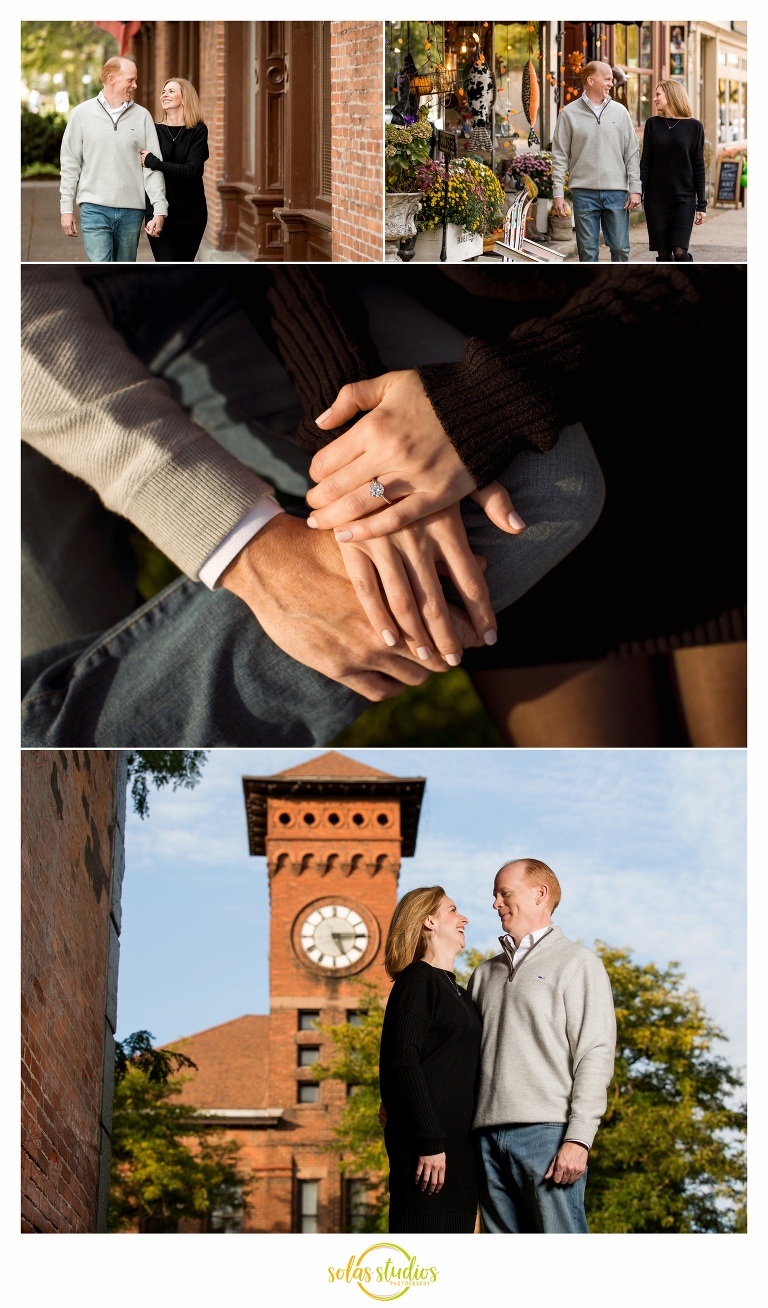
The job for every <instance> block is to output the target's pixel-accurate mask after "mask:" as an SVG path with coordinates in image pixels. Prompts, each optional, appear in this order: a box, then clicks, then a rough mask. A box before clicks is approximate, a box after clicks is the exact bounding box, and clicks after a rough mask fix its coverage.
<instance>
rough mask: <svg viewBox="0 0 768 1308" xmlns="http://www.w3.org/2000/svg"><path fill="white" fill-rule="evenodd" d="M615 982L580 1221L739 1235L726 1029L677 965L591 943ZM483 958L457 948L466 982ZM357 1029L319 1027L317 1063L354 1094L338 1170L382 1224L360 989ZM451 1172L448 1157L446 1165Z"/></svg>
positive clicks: (381, 1153)
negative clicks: (362, 1180)
mask: <svg viewBox="0 0 768 1308" xmlns="http://www.w3.org/2000/svg"><path fill="white" fill-rule="evenodd" d="M595 949H596V952H597V953H598V955H599V956H600V957H601V958H602V960H603V963H604V964H605V967H606V970H607V972H608V975H609V977H610V980H611V986H612V989H613V996H614V1003H615V1006H616V1021H617V1029H618V1040H617V1049H616V1064H615V1073H614V1078H613V1081H612V1082H611V1086H610V1088H609V1091H608V1107H607V1110H606V1114H605V1117H604V1118H603V1122H602V1124H601V1126H600V1130H599V1131H598V1133H597V1137H596V1140H595V1144H594V1147H593V1149H592V1150H591V1152H590V1157H589V1181H588V1184H587V1191H586V1196H587V1216H588V1219H589V1225H590V1230H592V1231H594V1232H614V1233H619V1232H646V1233H648V1232H668V1233H676V1232H731V1231H733V1232H739V1231H744V1230H746V1197H745V1195H746V1192H745V1182H746V1163H745V1152H744V1144H745V1132H746V1110H745V1108H744V1106H743V1105H742V1104H740V1103H738V1102H737V1101H736V1099H735V1096H736V1093H737V1091H739V1090H740V1088H741V1086H742V1080H741V1078H740V1077H739V1075H738V1073H737V1072H736V1071H735V1069H734V1068H732V1067H730V1066H729V1064H728V1063H727V1062H726V1061H725V1060H724V1059H723V1058H722V1057H721V1056H720V1055H719V1054H718V1053H716V1052H715V1045H716V1042H718V1041H721V1040H723V1039H724V1036H723V1033H722V1032H721V1031H720V1030H719V1029H718V1027H717V1026H716V1025H715V1024H714V1022H713V1021H712V1020H711V1018H710V1017H709V1016H708V1014H707V1013H706V1011H705V1009H704V1006H703V1004H702V1002H701V999H700V997H699V995H698V994H697V993H696V991H695V990H692V989H690V988H688V987H686V986H685V977H684V975H683V973H682V972H681V971H680V968H679V965H678V964H677V963H674V962H671V963H669V965H668V966H667V967H666V968H660V967H658V966H657V965H656V964H654V963H648V964H645V965H641V964H638V963H635V962H633V960H632V956H631V950H629V949H618V948H613V947H611V946H609V945H606V944H604V943H602V942H597V944H596V946H595ZM496 952H498V951H496V950H493V951H491V952H490V953H489V954H483V953H482V952H480V951H478V950H469V949H468V950H465V951H464V952H463V954H462V955H460V956H459V958H458V959H457V964H458V966H457V968H456V975H457V977H458V978H459V980H460V981H462V982H463V983H466V981H467V980H468V978H469V976H470V975H471V973H472V971H473V970H474V968H475V967H476V966H477V965H478V964H479V963H480V962H482V961H483V960H484V959H485V958H486V957H491V956H492V954H494V953H496ZM363 994H364V1001H363V1002H362V1003H361V1008H363V1009H366V1010H367V1011H366V1012H365V1013H364V1015H363V1017H362V1022H361V1025H360V1026H350V1025H348V1024H346V1023H344V1024H341V1025H339V1026H331V1027H324V1028H323V1031H324V1034H325V1035H326V1036H328V1037H329V1038H330V1039H331V1041H332V1042H333V1053H332V1056H331V1058H330V1059H328V1060H327V1061H326V1062H325V1063H324V1064H322V1065H316V1067H315V1075H316V1076H317V1077H318V1079H319V1080H323V1079H325V1078H327V1077H332V1078H334V1079H336V1080H339V1081H343V1082H346V1083H347V1084H356V1085H358V1086H359V1087H360V1089H359V1091H358V1093H356V1094H354V1095H353V1096H352V1097H351V1098H350V1099H349V1101H348V1103H347V1107H346V1109H345V1111H344V1114H343V1116H342V1119H341V1123H340V1125H339V1127H338V1129H337V1132H336V1136H337V1144H336V1146H335V1148H336V1149H337V1150H341V1151H342V1154H343V1161H342V1163H341V1167H342V1170H345V1171H349V1170H350V1169H353V1170H354V1171H355V1172H357V1173H359V1172H364V1173H365V1174H367V1175H368V1176H369V1177H371V1185H372V1194H373V1195H374V1197H375V1198H374V1203H373V1204H372V1207H371V1212H370V1222H369V1226H368V1228H367V1229H370V1230H379V1231H382V1230H386V1229H387V1195H386V1175H387V1159H386V1152H385V1149H384V1140H383V1135H382V1131H381V1127H380V1125H379V1122H378V1108H379V1086H378V1056H379V1043H380V1039H381V1026H382V1021H383V1016H384V1009H383V1006H382V1002H381V999H380V997H379V995H378V993H377V992H376V990H375V989H374V987H372V986H363ZM449 1166H450V1161H449Z"/></svg>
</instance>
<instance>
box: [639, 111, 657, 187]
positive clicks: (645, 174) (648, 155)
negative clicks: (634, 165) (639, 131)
mask: <svg viewBox="0 0 768 1308" xmlns="http://www.w3.org/2000/svg"><path fill="white" fill-rule="evenodd" d="M652 122H653V119H652V118H648V119H647V120H646V123H645V127H644V128H643V152H642V154H641V156H640V188H641V191H642V193H643V195H645V192H646V191H647V190H648V180H649V178H650V176H651V170H652V168H653V133H654V130H655V129H654V128H653V127H652V126H651V124H652Z"/></svg>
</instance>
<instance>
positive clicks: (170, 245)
mask: <svg viewBox="0 0 768 1308" xmlns="http://www.w3.org/2000/svg"><path fill="white" fill-rule="evenodd" d="M155 126H156V127H157V136H158V140H159V142H160V149H161V150H162V153H163V157H162V159H158V157H157V155H154V154H148V155H147V158H146V164H145V167H147V168H153V169H155V170H156V171H157V172H161V173H162V174H163V176H164V178H165V194H166V198H167V200H168V217H167V218H166V220H165V222H164V224H163V230H162V232H161V233H160V235H159V236H150V238H149V243H150V245H151V246H152V253H153V255H154V257H155V261H156V262H157V263H194V260H195V255H196V254H197V251H198V250H199V248H200V242H201V241H202V239H203V232H204V231H205V227H206V223H207V222H208V206H207V205H206V202H205V188H204V186H203V168H204V166H205V161H206V159H207V158H208V128H207V127H206V125H205V123H197V125H196V126H195V127H169V126H168V124H167V123H156V124H155ZM151 217H152V206H151V204H149V203H148V205H147V221H149V220H150V218H151Z"/></svg>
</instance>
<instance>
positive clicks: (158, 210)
mask: <svg viewBox="0 0 768 1308" xmlns="http://www.w3.org/2000/svg"><path fill="white" fill-rule="evenodd" d="M144 113H145V115H146V116H145V118H144V143H145V149H147V150H149V152H150V154H153V155H154V156H155V158H158V156H159V155H160V142H159V141H158V139H157V128H156V127H155V124H154V123H153V121H152V115H151V114H149V113H147V111H146V110H145V111H144ZM142 173H143V176H144V189H145V190H146V192H147V195H148V196H149V200H150V203H151V204H152V210H153V212H154V214H155V215H156V216H157V217H160V216H161V215H162V217H163V218H166V217H167V216H168V201H167V199H166V196H165V178H164V177H163V175H162V173H161V172H153V171H152V170H151V169H150V168H149V167H148V165H147V164H146V163H145V164H144V165H143V168H142Z"/></svg>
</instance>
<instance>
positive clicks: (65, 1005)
mask: <svg viewBox="0 0 768 1308" xmlns="http://www.w3.org/2000/svg"><path fill="white" fill-rule="evenodd" d="M118 777H119V778H121V784H122V788H123V796H122V798H123V801H124V790H125V773H124V770H122V764H121V761H120V756H119V755H118V753H117V752H116V751H109V750H55V751H54V750H30V751H27V752H25V753H23V754H22V894H21V906H22V953H21V962H22V968H21V992H22V999H21V1002H22V1058H23V1063H22V1079H23V1083H22V1230H23V1231H25V1232H33V1231H38V1232H92V1231H96V1230H97V1229H99V1228H100V1227H103V1216H104V1202H105V1197H106V1196H105V1182H106V1183H107V1184H108V1171H107V1172H106V1175H105V1168H106V1169H108V1165H109V1142H108V1136H107V1137H106V1139H105V1132H104V1126H103V1119H105V1117H106V1118H107V1119H109V1117H110V1116H111V1106H110V1102H109V1094H110V1087H111V1079H110V1078H109V1077H108V1079H107V1080H108V1102H107V1103H106V1104H105V1102H104V1100H103V1079H104V1078H103V1067H104V1062H105V1056H106V1058H107V1065H108V1070H109V1071H110V1072H111V1062H113V1061H114V1053H113V1051H114V1046H113V1044H112V1035H113V1032H114V1021H115V1015H116V985H117V954H116V943H117V941H116V936H117V932H118V931H119V925H120V923H119V883H120V880H121V877H122V860H121V858H118V859H117V860H115V853H116V851H118V853H119V854H121V853H122V839H123V831H122V809H118V808H117V807H116V794H117V787H116V782H117V781H118ZM113 895H114V899H113ZM111 909H112V910H113V911H114V914H115V917H114V918H113V917H112V916H111ZM110 1024H111V1025H110ZM110 1060H111V1062H110ZM100 1169H101V1180H100ZM100 1203H101V1213H100V1211H99V1208H100Z"/></svg>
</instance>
